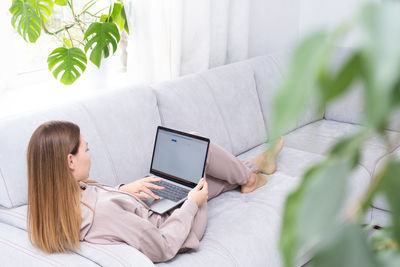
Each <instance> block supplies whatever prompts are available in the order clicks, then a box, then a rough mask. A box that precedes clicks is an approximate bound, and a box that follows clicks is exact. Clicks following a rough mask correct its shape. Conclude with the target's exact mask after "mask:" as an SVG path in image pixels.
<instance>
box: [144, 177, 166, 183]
mask: <svg viewBox="0 0 400 267" xmlns="http://www.w3.org/2000/svg"><path fill="white" fill-rule="evenodd" d="M161 180H162V178H161V177H156V176H154V175H153V176H149V177H146V178H144V179H143V181H145V182H160V181H161Z"/></svg>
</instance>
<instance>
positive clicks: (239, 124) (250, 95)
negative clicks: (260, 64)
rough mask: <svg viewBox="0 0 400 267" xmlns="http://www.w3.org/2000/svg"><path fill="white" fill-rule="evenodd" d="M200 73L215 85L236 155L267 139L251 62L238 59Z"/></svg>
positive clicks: (211, 85)
mask: <svg viewBox="0 0 400 267" xmlns="http://www.w3.org/2000/svg"><path fill="white" fill-rule="evenodd" d="M199 75H200V76H201V77H202V78H203V79H204V80H205V81H206V83H207V84H208V85H209V87H210V88H211V92H212V96H213V98H214V100H215V103H216V107H217V109H218V111H219V113H220V114H221V116H222V118H223V120H224V126H225V128H226V129H227V131H228V134H229V138H230V142H231V146H232V153H233V154H234V155H238V154H240V153H242V152H244V151H247V150H249V149H250V148H252V147H254V146H256V145H259V144H260V143H262V142H265V141H266V140H267V134H266V127H265V124H264V120H263V115H262V111H261V106H260V102H259V98H258V93H257V89H256V83H255V80H254V72H253V69H252V68H251V67H250V66H249V65H248V64H246V63H244V62H238V63H234V64H230V65H226V66H221V67H217V68H214V69H211V70H208V71H204V72H201V73H199Z"/></svg>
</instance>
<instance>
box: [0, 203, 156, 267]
mask: <svg viewBox="0 0 400 267" xmlns="http://www.w3.org/2000/svg"><path fill="white" fill-rule="evenodd" d="M26 219H27V205H23V206H20V207H17V208H13V209H5V208H1V207H0V246H1V243H2V238H4V235H3V234H2V228H1V227H2V226H3V225H6V226H7V229H9V232H10V233H13V234H15V235H16V236H15V237H16V238H17V241H16V242H15V244H18V245H19V246H21V244H23V247H24V248H25V250H29V251H34V252H35V253H38V255H42V254H43V253H41V252H40V251H39V250H37V249H35V248H34V247H33V246H32V245H31V243H30V242H29V239H28V234H27V232H26V226H27V225H26V221H27V220H26ZM6 226H3V227H4V228H6ZM8 236H9V237H10V240H11V238H12V235H11V234H10V235H8ZM80 244H81V248H82V250H77V251H76V252H75V253H72V254H57V256H56V255H55V257H56V259H58V260H62V258H63V257H64V255H70V256H71V262H75V264H71V265H72V266H78V265H77V264H76V263H77V262H76V261H74V258H73V257H77V258H83V259H85V258H86V259H89V260H90V261H91V262H94V263H97V264H98V265H100V266H154V264H153V263H152V262H151V260H150V259H149V258H148V257H147V256H145V255H144V254H143V253H141V252H140V251H138V250H137V249H135V248H134V247H131V246H128V245H126V244H113V245H101V244H91V243H89V242H86V241H84V242H81V243H80ZM16 246H17V245H16ZM78 254H79V255H80V256H82V257H80V256H78ZM58 255H60V256H61V258H59V257H58ZM52 257H53V256H51V255H50V258H48V259H51V258H52ZM45 259H47V258H45ZM65 261H68V262H69V258H66V259H65ZM55 265H57V266H58V265H60V264H55ZM38 266H39V265H38ZM60 266H62V264H61V265H60ZM82 266H86V265H82ZM88 266H90V265H88Z"/></svg>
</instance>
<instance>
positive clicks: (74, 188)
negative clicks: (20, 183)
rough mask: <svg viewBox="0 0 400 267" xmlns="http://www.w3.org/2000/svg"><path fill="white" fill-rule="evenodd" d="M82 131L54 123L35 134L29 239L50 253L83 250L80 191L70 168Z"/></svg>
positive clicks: (31, 157)
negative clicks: (70, 161) (70, 157)
mask: <svg viewBox="0 0 400 267" xmlns="http://www.w3.org/2000/svg"><path fill="white" fill-rule="evenodd" d="M79 138H80V129H79V127H78V126H77V125H76V124H74V123H71V122H66V121H50V122H46V123H44V124H42V125H40V126H39V127H38V128H37V129H36V130H35V132H34V133H33V135H32V137H31V139H30V141H29V145H28V152H27V161H28V235H29V240H30V241H31V243H32V244H33V245H34V246H35V247H37V248H39V249H41V250H43V251H44V252H47V253H53V252H66V251H73V250H74V249H75V247H76V248H79V249H80V245H79V232H80V224H81V210H80V190H81V189H80V187H79V184H78V182H77V181H76V180H75V179H74V177H73V176H72V173H71V171H70V169H69V168H68V161H67V156H68V154H73V155H75V154H76V153H78V149H79V143H80V142H79Z"/></svg>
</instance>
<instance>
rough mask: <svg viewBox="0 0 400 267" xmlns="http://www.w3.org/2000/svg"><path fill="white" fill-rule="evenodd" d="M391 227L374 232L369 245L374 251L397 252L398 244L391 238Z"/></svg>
mask: <svg viewBox="0 0 400 267" xmlns="http://www.w3.org/2000/svg"><path fill="white" fill-rule="evenodd" d="M392 236H393V227H386V228H381V229H379V230H377V231H375V232H374V233H373V234H372V237H371V245H372V247H373V249H374V251H377V252H382V251H389V250H398V249H399V245H398V243H397V242H396V241H395V240H394V239H393V238H392Z"/></svg>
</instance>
